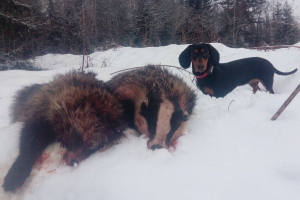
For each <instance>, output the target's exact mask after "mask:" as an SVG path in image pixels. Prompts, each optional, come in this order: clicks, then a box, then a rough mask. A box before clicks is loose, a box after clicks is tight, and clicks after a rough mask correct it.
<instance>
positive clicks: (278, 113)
mask: <svg viewBox="0 0 300 200" xmlns="http://www.w3.org/2000/svg"><path fill="white" fill-rule="evenodd" d="M299 91H300V84H299V85H298V86H297V87H296V89H295V90H294V91H293V93H292V94H291V95H290V96H289V98H287V100H286V101H285V102H284V103H283V104H282V106H281V107H280V108H279V110H278V111H277V112H276V113H275V114H274V116H273V117H272V118H271V120H273V121H274V120H276V119H277V118H278V117H279V115H280V114H281V113H282V112H283V111H284V109H285V108H286V107H287V106H288V105H289V104H290V103H291V101H292V100H293V99H294V98H295V96H296V95H297V94H298V92H299Z"/></svg>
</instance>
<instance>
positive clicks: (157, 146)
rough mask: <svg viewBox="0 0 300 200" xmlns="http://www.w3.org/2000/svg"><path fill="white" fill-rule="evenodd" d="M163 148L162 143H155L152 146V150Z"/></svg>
mask: <svg viewBox="0 0 300 200" xmlns="http://www.w3.org/2000/svg"><path fill="white" fill-rule="evenodd" d="M161 148H163V147H162V146H161V145H160V144H154V145H152V146H151V149H152V150H155V149H161Z"/></svg>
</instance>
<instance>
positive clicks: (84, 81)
mask: <svg viewBox="0 0 300 200" xmlns="http://www.w3.org/2000/svg"><path fill="white" fill-rule="evenodd" d="M11 119H12V122H17V121H21V122H23V126H22V128H21V131H20V140H19V155H18V156H17V158H16V160H15V162H14V163H13V164H12V166H11V168H10V169H9V171H8V173H7V175H6V176H5V178H4V183H3V185H2V187H3V188H4V190H5V191H15V190H16V189H17V188H19V187H21V186H22V185H23V183H24V182H25V180H26V178H27V177H28V176H29V175H30V173H31V170H32V167H33V166H34V164H35V161H36V160H37V159H38V158H39V156H40V155H41V154H42V152H43V150H44V149H45V148H46V147H47V146H48V145H49V144H51V143H53V142H55V141H57V142H60V143H61V145H62V146H64V147H65V148H66V153H65V155H64V156H63V160H64V161H65V162H66V163H67V164H68V165H70V166H73V164H74V163H79V162H80V161H82V160H83V159H85V158H87V157H88V156H89V155H91V154H92V153H93V152H95V151H97V150H100V149H102V148H105V147H108V146H110V145H112V144H114V143H115V142H116V141H118V140H119V139H120V137H121V136H122V135H123V133H122V132H123V130H125V129H126V127H127V125H126V124H127V120H126V116H125V115H124V112H123V109H122V108H121V105H120V103H119V101H118V99H116V98H115V97H114V96H113V95H112V94H110V93H109V92H108V91H107V86H106V85H105V83H104V82H102V81H100V80H97V79H96V74H95V73H80V72H75V71H71V72H69V73H67V74H63V75H62V74H60V75H56V76H55V77H54V79H53V81H51V82H49V83H44V84H34V85H31V86H28V87H25V88H24V89H22V90H20V91H19V92H18V93H17V94H16V97H15V99H14V102H13V104H12V107H11Z"/></svg>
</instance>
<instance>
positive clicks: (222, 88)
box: [179, 43, 297, 98]
mask: <svg viewBox="0 0 300 200" xmlns="http://www.w3.org/2000/svg"><path fill="white" fill-rule="evenodd" d="M219 60H220V55H219V52H218V51H217V50H216V49H215V48H214V47H213V46H212V45H210V44H205V43H200V44H193V45H189V46H188V47H187V48H186V49H185V50H184V51H183V52H182V53H181V54H180V55H179V63H180V65H181V66H182V67H183V68H185V69H186V68H188V67H190V65H191V63H192V68H193V69H192V71H193V74H194V75H195V76H196V78H197V87H198V88H199V89H200V90H201V91H202V92H203V93H204V94H209V95H210V96H214V97H217V98H218V97H224V96H226V95H227V94H228V93H230V92H231V91H232V90H234V89H235V88H236V87H237V86H240V85H245V84H247V83H248V84H249V85H250V86H251V87H252V88H253V93H255V92H256V91H257V90H260V88H259V86H258V84H259V83H261V84H262V85H263V86H264V87H265V88H266V90H267V91H268V92H270V93H272V94H274V91H273V79H274V73H276V74H278V75H289V74H293V73H295V72H296V71H297V69H294V70H293V71H291V72H281V71H278V70H277V69H276V68H275V67H274V66H273V65H272V64H271V63H270V62H269V61H268V60H266V59H263V58H259V57H253V58H244V59H240V60H235V61H232V62H228V63H219Z"/></svg>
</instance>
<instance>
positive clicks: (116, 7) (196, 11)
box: [0, 0, 300, 64]
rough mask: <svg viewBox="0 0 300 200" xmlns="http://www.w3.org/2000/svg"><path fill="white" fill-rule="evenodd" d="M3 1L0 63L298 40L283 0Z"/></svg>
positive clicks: (290, 12) (296, 26)
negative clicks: (60, 55) (54, 55)
mask: <svg viewBox="0 0 300 200" xmlns="http://www.w3.org/2000/svg"><path fill="white" fill-rule="evenodd" d="M0 9H1V10H0V64H1V63H2V64H5V63H9V62H12V61H15V60H21V59H28V58H33V57H35V56H39V55H44V54H47V53H72V54H89V53H91V52H94V51H96V50H106V49H109V48H113V47H116V46H131V47H147V46H163V45H168V44H185V43H199V42H221V43H223V44H225V45H227V46H229V47H256V46H264V45H270V46H273V45H291V44H295V43H297V42H299V41H300V35H299V33H300V31H299V29H300V27H299V22H298V21H297V20H296V19H295V17H294V15H293V9H292V6H291V5H290V4H288V2H287V1H282V0H280V1H279V0H270V1H266V0H186V1H184V0H1V1H0Z"/></svg>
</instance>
